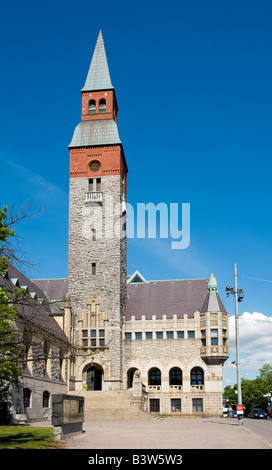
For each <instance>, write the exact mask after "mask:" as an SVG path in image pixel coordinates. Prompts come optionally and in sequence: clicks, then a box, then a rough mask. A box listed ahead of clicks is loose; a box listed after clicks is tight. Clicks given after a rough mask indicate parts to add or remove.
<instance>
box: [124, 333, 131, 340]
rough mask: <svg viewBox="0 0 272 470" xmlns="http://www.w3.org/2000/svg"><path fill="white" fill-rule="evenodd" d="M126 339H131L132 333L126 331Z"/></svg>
mask: <svg viewBox="0 0 272 470" xmlns="http://www.w3.org/2000/svg"><path fill="white" fill-rule="evenodd" d="M125 339H126V341H131V333H125Z"/></svg>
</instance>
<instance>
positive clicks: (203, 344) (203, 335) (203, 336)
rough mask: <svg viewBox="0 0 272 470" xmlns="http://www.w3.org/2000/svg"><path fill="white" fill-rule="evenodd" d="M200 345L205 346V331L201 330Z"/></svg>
mask: <svg viewBox="0 0 272 470" xmlns="http://www.w3.org/2000/svg"><path fill="white" fill-rule="evenodd" d="M201 343H202V346H206V330H201Z"/></svg>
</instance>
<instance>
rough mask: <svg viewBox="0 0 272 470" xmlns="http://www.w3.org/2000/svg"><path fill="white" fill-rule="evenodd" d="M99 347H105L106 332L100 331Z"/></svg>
mask: <svg viewBox="0 0 272 470" xmlns="http://www.w3.org/2000/svg"><path fill="white" fill-rule="evenodd" d="M99 346H105V330H99Z"/></svg>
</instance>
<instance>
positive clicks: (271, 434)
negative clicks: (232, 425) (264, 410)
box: [243, 418, 272, 448]
mask: <svg viewBox="0 0 272 470" xmlns="http://www.w3.org/2000/svg"><path fill="white" fill-rule="evenodd" d="M243 425H244V426H245V428H246V430H247V431H249V432H250V433H251V434H252V435H253V436H256V437H258V438H259V439H262V441H263V442H265V443H267V444H268V445H269V446H270V447H271V448H272V419H269V418H268V419H248V418H245V419H244V420H243Z"/></svg>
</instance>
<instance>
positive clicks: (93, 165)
mask: <svg viewBox="0 0 272 470" xmlns="http://www.w3.org/2000/svg"><path fill="white" fill-rule="evenodd" d="M100 167H101V165H100V162H98V161H96V160H95V161H92V162H91V163H89V168H90V171H92V172H93V173H96V172H97V171H99V170H100Z"/></svg>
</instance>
